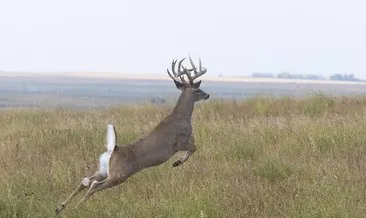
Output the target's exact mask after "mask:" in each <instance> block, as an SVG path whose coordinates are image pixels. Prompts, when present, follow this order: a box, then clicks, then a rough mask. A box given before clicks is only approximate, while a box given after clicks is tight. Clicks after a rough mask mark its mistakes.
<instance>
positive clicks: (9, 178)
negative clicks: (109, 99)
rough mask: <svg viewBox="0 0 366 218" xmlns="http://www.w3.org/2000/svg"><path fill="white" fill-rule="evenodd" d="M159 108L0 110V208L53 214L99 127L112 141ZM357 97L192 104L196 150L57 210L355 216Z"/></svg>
mask: <svg viewBox="0 0 366 218" xmlns="http://www.w3.org/2000/svg"><path fill="white" fill-rule="evenodd" d="M171 108H172V107H171V106H156V105H148V104H146V105H129V106H119V107H113V108H109V109H93V110H87V111H73V110H70V109H62V108H54V109H5V110H1V111H0V139H1V140H0V175H1V177H0V217H53V216H55V209H56V207H57V206H58V205H59V203H61V202H62V201H63V200H65V199H66V197H67V196H68V195H69V194H70V193H71V192H72V191H73V190H74V189H75V188H76V187H77V185H78V184H79V182H80V180H81V179H82V178H83V177H84V176H86V175H88V174H90V173H91V172H93V170H94V169H95V167H96V163H97V162H96V161H97V159H98V157H99V155H100V154H101V153H102V152H104V151H105V147H104V144H105V134H106V125H107V124H109V123H112V124H114V125H115V126H116V129H117V134H118V143H119V144H123V143H128V142H131V141H132V140H135V139H136V138H137V137H139V136H141V135H142V134H144V133H146V132H148V131H149V130H150V129H152V128H153V127H154V126H155V125H156V124H157V123H158V122H159V121H160V120H161V119H162V118H163V117H164V116H166V115H167V114H168V113H169V112H170V111H171ZM365 121H366V97H364V96H358V97H339V98H334V97H327V96H323V95H314V96H312V97H309V98H306V99H292V98H280V99H272V98H264V97H255V98H251V99H248V100H246V101H243V102H235V101H233V102H219V101H213V100H211V101H210V100H209V101H206V102H202V103H199V104H197V105H196V107H195V111H194V114H193V129H194V131H193V132H194V133H193V134H194V135H195V138H196V144H197V151H196V153H194V154H193V155H192V156H191V157H190V159H189V160H188V161H187V162H186V163H184V164H183V165H182V166H179V167H177V168H172V164H173V162H174V161H175V160H177V158H178V157H179V155H182V153H178V154H177V155H175V156H174V157H172V158H171V159H170V160H169V161H168V162H166V163H164V164H162V165H160V166H158V167H154V168H149V169H145V170H143V171H140V172H139V173H138V174H136V175H134V176H133V177H130V178H129V179H128V180H127V181H126V182H125V183H123V184H121V185H119V186H116V187H114V188H111V189H108V190H104V191H101V192H98V193H96V194H95V195H93V196H92V198H91V199H89V201H87V202H86V203H85V204H83V205H82V206H81V207H79V208H78V209H76V210H73V209H72V208H73V206H74V205H75V204H76V203H77V202H78V200H79V199H80V197H82V196H83V194H84V192H83V193H82V194H81V195H79V196H78V198H76V199H75V200H74V201H72V202H71V204H70V205H69V206H68V207H67V208H66V209H65V210H64V211H63V212H62V214H61V216H63V217H364V216H365V214H366V122H365Z"/></svg>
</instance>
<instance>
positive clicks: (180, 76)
mask: <svg viewBox="0 0 366 218" xmlns="http://www.w3.org/2000/svg"><path fill="white" fill-rule="evenodd" d="M184 60H185V58H183V59H182V60H180V61H179V62H178V72H177V71H176V69H175V65H176V64H177V61H178V60H173V61H172V73H170V71H169V69H167V72H168V75H169V77H170V78H171V79H172V80H175V81H177V82H179V79H180V80H181V82H182V83H185V84H188V83H187V81H186V80H185V79H184V77H183V75H184V74H186V72H185V71H181V68H183V69H184V67H182V62H183V61H184ZM172 74H173V75H172Z"/></svg>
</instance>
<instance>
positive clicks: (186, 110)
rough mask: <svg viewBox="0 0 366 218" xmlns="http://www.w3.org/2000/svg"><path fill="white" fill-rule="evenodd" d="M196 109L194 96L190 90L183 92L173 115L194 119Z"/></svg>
mask: <svg viewBox="0 0 366 218" xmlns="http://www.w3.org/2000/svg"><path fill="white" fill-rule="evenodd" d="M193 108H194V94H193V93H191V92H189V91H188V90H183V92H182V94H181V95H180V96H179V99H178V102H177V105H175V107H174V109H173V113H175V114H177V115H181V116H184V117H189V118H190V117H192V113H193Z"/></svg>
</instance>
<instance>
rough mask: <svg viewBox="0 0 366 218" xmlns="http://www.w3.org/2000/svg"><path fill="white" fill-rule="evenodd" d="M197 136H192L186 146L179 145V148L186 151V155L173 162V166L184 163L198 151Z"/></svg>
mask: <svg viewBox="0 0 366 218" xmlns="http://www.w3.org/2000/svg"><path fill="white" fill-rule="evenodd" d="M195 141H196V140H195V138H194V137H193V136H191V137H190V138H189V142H188V143H187V144H185V145H184V146H179V147H178V148H179V150H181V151H185V153H184V155H183V156H182V157H181V158H180V159H179V160H177V161H175V162H174V163H173V167H177V166H180V165H182V164H183V163H184V162H186V161H187V160H188V158H189V157H190V156H191V155H192V154H193V153H194V152H195V151H196V144H195Z"/></svg>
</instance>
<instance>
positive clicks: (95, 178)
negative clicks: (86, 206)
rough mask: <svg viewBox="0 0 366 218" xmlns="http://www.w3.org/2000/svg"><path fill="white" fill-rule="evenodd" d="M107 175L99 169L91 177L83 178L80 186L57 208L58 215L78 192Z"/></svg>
mask: <svg viewBox="0 0 366 218" xmlns="http://www.w3.org/2000/svg"><path fill="white" fill-rule="evenodd" d="M105 178H106V176H105V175H103V174H101V173H100V172H99V171H97V172H95V173H94V174H93V175H92V176H90V177H85V178H83V179H82V180H81V182H80V184H79V186H78V187H77V188H76V189H75V190H74V191H73V192H72V193H71V195H70V196H69V197H68V198H67V199H66V200H65V201H63V202H62V203H61V204H60V206H59V207H57V209H56V215H58V214H59V213H60V212H61V211H62V210H63V209H65V207H66V206H67V204H68V203H69V202H70V201H71V200H72V199H73V198H75V197H76V195H77V194H79V193H80V192H81V191H82V190H84V189H85V188H86V187H88V186H89V185H90V184H92V183H93V182H94V181H101V180H103V179H105Z"/></svg>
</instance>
